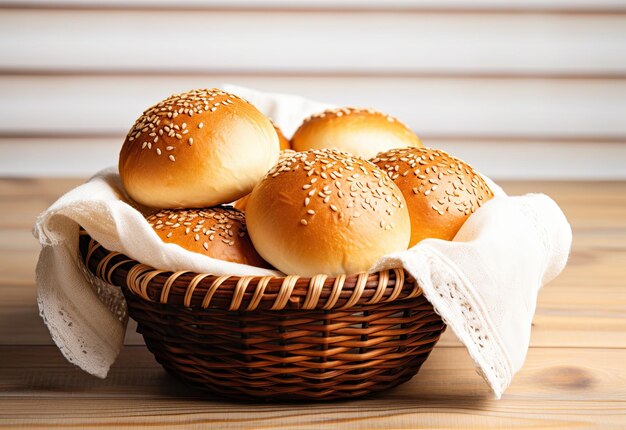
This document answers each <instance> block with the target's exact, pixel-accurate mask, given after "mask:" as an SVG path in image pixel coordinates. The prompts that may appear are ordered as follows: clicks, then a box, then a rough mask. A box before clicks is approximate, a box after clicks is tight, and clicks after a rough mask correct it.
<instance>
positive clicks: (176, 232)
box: [147, 206, 271, 268]
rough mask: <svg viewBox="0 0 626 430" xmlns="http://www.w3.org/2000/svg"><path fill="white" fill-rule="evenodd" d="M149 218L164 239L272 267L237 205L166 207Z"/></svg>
mask: <svg viewBox="0 0 626 430" xmlns="http://www.w3.org/2000/svg"><path fill="white" fill-rule="evenodd" d="M147 220H148V223H149V224H150V225H151V226H152V228H154V231H156V233H157V234H158V235H159V237H160V238H161V240H163V242H167V243H175V244H177V245H179V246H181V247H182V248H184V249H186V250H188V251H191V252H197V253H200V254H204V255H206V256H208V257H211V258H217V259H218V260H224V261H231V262H233V263H240V264H249V265H250V266H257V267H265V268H270V267H271V266H270V265H269V264H268V263H267V262H266V261H264V260H263V259H262V258H261V257H260V256H259V254H257V252H256V251H255V249H254V247H253V246H252V242H250V237H249V236H248V231H247V230H246V222H245V216H244V214H243V212H240V211H238V210H237V209H235V208H232V207H229V206H224V207H215V208H207V209H163V210H161V211H159V212H157V213H156V214H154V215H150V216H149V217H147Z"/></svg>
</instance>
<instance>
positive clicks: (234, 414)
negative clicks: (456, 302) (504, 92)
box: [0, 179, 626, 429]
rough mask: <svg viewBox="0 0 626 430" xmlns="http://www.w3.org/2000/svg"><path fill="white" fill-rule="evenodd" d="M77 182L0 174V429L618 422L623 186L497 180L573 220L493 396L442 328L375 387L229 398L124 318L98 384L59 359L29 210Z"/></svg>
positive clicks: (624, 299)
mask: <svg viewBox="0 0 626 430" xmlns="http://www.w3.org/2000/svg"><path fill="white" fill-rule="evenodd" d="M78 183H80V180H78V179H54V180H45V179H31V180H26V179H0V204H2V207H3V211H2V213H0V295H1V297H2V300H1V301H0V428H29V429H31V428H32V429H37V428H50V427H55V428H129V427H132V428H136V427H150V428H153V429H154V428H172V427H177V426H178V427H180V426H185V428H207V427H215V428H233V429H234V428H298V429H320V428H346V429H357V428H381V429H383V428H418V427H426V428H452V427H455V428H468V427H475V428H510V427H523V428H571V427H583V428H589V427H597V428H623V427H624V426H626V388H625V387H626V364H625V363H626V336H624V333H626V281H625V279H626V277H625V276H624V275H626V272H625V271H624V268H625V267H626V216H625V215H626V182H596V183H590V182H528V181H527V182H503V183H502V185H503V186H504V188H505V189H506V190H507V191H508V192H509V193H512V194H522V193H526V192H546V193H548V194H550V195H552V197H554V199H555V200H556V201H557V202H558V203H559V204H560V205H561V207H562V208H563V210H564V211H565V213H566V214H567V215H568V217H569V220H570V222H571V224H572V226H573V229H574V245H573V251H572V257H571V260H570V263H569V265H568V267H567V268H566V270H565V272H564V273H563V274H562V275H561V276H560V277H558V278H557V279H556V280H555V281H553V282H552V283H551V284H549V285H548V286H546V287H545V288H544V289H543V290H542V292H541V293H540V296H539V303H538V307H537V314H536V316H535V319H534V326H533V332H532V339H531V348H530V350H529V352H528V357H527V360H526V363H525V366H524V367H523V369H522V370H521V371H520V372H519V374H518V375H517V376H516V378H515V380H514V382H513V384H512V385H511V387H510V388H509V390H508V391H507V392H506V394H505V395H504V397H503V399H502V400H499V401H495V400H493V399H492V397H491V395H490V393H489V390H488V388H487V386H486V385H485V384H484V382H483V381H482V379H481V378H480V377H479V376H478V375H477V374H476V373H475V372H474V371H473V364H472V362H471V359H470V358H469V356H468V354H467V352H466V351H465V349H464V348H463V347H462V346H460V344H459V342H458V341H457V340H456V339H455V338H454V336H453V333H451V330H448V331H447V332H446V334H445V335H444V338H443V339H442V340H441V342H440V343H439V345H438V347H437V348H435V351H434V352H433V355H432V356H431V358H430V359H429V360H428V361H427V362H426V364H425V365H424V367H423V369H422V370H421V371H420V373H419V374H418V376H416V377H415V378H413V379H412V380H411V381H409V382H408V383H407V384H405V385H402V386H400V387H398V388H397V389H395V390H392V391H390V392H387V393H384V394H382V395H380V396H377V397H373V398H369V399H362V400H354V401H346V402H334V403H310V404H297V403H296V404H274V403H267V404H236V403H232V402H226V401H222V400H219V399H207V398H206V397H205V396H204V395H203V394H201V393H198V392H196V391H193V390H191V389H189V388H187V387H186V386H184V385H183V384H181V383H179V382H178V381H176V380H175V379H173V378H171V377H169V376H168V375H167V374H166V373H165V372H164V371H163V370H162V369H161V367H160V366H159V365H158V364H157V363H155V361H154V359H153V357H152V356H151V354H150V353H149V352H148V351H147V350H146V349H145V347H144V346H143V345H142V341H141V339H140V337H139V336H138V335H137V334H135V333H133V329H134V327H133V326H132V325H131V327H129V333H128V335H127V339H126V345H127V346H126V347H125V348H124V350H123V351H122V354H121V356H120V358H119V360H118V361H117V363H116V364H115V365H114V366H113V368H112V369H111V372H110V375H109V377H108V378H107V379H105V380H100V379H97V378H94V377H91V376H89V375H86V374H85V373H83V372H82V371H80V370H79V369H77V368H75V367H73V366H72V365H71V364H69V363H67V362H66V361H65V360H64V359H63V357H62V356H61V353H60V352H59V351H58V350H57V349H56V347H54V346H53V345H52V342H51V340H50V337H49V334H48V333H47V330H46V328H45V326H44V325H43V322H42V321H41V320H40V318H39V316H38V312H37V308H36V304H35V287H34V280H33V269H34V265H35V261H36V257H37V252H38V245H37V243H36V242H35V240H34V239H33V238H32V237H31V236H30V232H29V230H30V226H31V224H32V222H33V220H34V217H35V216H36V214H37V213H38V212H39V211H41V210H43V209H44V208H45V207H46V206H47V205H49V204H50V203H51V202H52V201H54V199H55V198H56V197H57V196H59V195H60V194H62V193H63V192H64V191H67V190H68V189H70V188H71V187H73V186H75V185H77V184H78Z"/></svg>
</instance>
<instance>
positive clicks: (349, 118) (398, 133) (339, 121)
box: [291, 108, 422, 159]
mask: <svg viewBox="0 0 626 430" xmlns="http://www.w3.org/2000/svg"><path fill="white" fill-rule="evenodd" d="M291 145H292V147H293V149H295V150H296V151H306V150H308V149H323V148H334V149H339V150H341V151H346V152H349V153H351V154H354V155H358V156H359V157H363V158H365V159H368V158H371V157H374V156H375V155H376V154H378V153H379V152H382V151H387V150H389V149H392V148H404V147H418V148H419V147H422V143H421V142H420V140H419V138H418V137H417V136H416V135H415V133H413V132H412V131H411V130H410V129H409V128H408V127H407V126H406V125H404V124H403V123H401V122H400V121H398V120H397V119H395V118H394V117H392V116H389V115H386V114H384V113H381V112H378V111H375V110H372V109H357V108H341V109H334V110H327V111H324V112H322V113H319V114H316V115H313V116H311V117H309V118H308V119H306V120H305V121H304V122H303V123H302V125H301V126H300V127H299V128H298V130H296V132H295V134H294V135H293V137H292V138H291Z"/></svg>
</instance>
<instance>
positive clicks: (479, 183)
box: [371, 148, 493, 246]
mask: <svg viewBox="0 0 626 430" xmlns="http://www.w3.org/2000/svg"><path fill="white" fill-rule="evenodd" d="M371 161H372V162H373V163H374V164H376V165H377V166H378V167H380V168H381V169H383V170H384V171H386V172H387V174H388V175H389V177H391V179H393V181H394V182H395V183H396V184H397V185H398V187H399V188H400V190H401V191H402V194H404V198H405V199H406V203H407V206H408V208H409V214H410V216H411V244H410V246H413V245H415V244H417V243H418V242H420V241H421V240H423V239H426V238H429V237H431V238H438V239H444V240H452V239H453V238H454V236H456V233H457V232H458V231H459V229H460V228H461V226H462V225H463V223H464V222H465V220H467V218H468V217H469V216H470V215H471V214H473V213H474V211H475V210H476V209H478V208H479V207H481V206H482V205H483V203H485V202H486V201H487V200H489V199H490V198H492V197H493V193H492V191H491V189H490V188H489V186H488V185H487V184H486V183H485V181H484V180H483V178H482V177H481V176H480V175H479V174H477V173H476V172H474V170H473V169H472V168H471V167H470V166H469V165H468V164H467V163H465V162H463V161H461V160H459V159H458V158H455V157H452V156H451V155H448V154H447V153H445V152H444V151H441V150H438V149H429V148H404V149H392V150H390V151H387V152H384V153H381V154H378V155H377V156H376V157H375V158H374V159H372V160H371Z"/></svg>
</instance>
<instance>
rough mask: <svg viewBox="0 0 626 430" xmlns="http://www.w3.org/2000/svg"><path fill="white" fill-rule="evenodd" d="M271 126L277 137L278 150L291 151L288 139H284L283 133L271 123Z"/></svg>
mask: <svg viewBox="0 0 626 430" xmlns="http://www.w3.org/2000/svg"><path fill="white" fill-rule="evenodd" d="M272 125H273V126H274V130H276V134H277V135H278V145H279V146H280V150H281V151H284V150H285V149H291V142H289V139H287V138H286V137H285V135H284V134H283V131H282V130H281V129H280V128H279V127H278V126H277V125H276V124H274V123H272Z"/></svg>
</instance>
